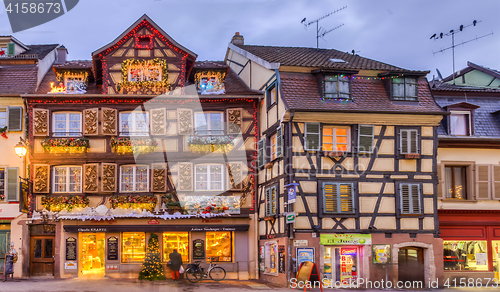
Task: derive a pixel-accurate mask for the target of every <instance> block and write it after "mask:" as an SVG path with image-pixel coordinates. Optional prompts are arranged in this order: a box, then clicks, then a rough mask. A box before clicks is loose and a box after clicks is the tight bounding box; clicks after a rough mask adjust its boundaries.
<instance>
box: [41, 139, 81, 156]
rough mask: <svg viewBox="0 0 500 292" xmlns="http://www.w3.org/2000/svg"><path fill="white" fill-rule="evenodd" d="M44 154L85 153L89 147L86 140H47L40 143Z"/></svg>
mask: <svg viewBox="0 0 500 292" xmlns="http://www.w3.org/2000/svg"><path fill="white" fill-rule="evenodd" d="M40 144H41V145H42V148H43V149H44V150H45V151H46V152H69V153H78V152H86V151H87V149H88V148H89V147H90V143H89V139H87V138H57V139H53V138H47V139H43V140H42V142H40Z"/></svg>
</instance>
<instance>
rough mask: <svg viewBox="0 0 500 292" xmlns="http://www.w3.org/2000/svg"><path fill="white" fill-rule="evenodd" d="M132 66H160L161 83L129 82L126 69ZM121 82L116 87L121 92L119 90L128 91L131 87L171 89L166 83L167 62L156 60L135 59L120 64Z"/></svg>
mask: <svg viewBox="0 0 500 292" xmlns="http://www.w3.org/2000/svg"><path fill="white" fill-rule="evenodd" d="M132 65H141V66H145V65H160V67H161V70H162V79H161V81H129V80H128V68H129V67H130V66H132ZM122 80H123V81H121V82H119V83H118V84H117V85H116V89H117V91H121V89H129V88H133V87H139V88H154V87H161V88H165V87H166V88H167V89H168V90H170V89H171V86H170V84H169V83H168V65H167V61H165V60H161V59H158V58H155V59H152V60H136V59H127V60H125V61H123V62H122Z"/></svg>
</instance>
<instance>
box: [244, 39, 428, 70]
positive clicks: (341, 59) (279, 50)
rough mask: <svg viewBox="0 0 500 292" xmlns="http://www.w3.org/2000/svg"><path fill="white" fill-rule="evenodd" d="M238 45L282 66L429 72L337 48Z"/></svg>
mask: <svg viewBox="0 0 500 292" xmlns="http://www.w3.org/2000/svg"><path fill="white" fill-rule="evenodd" d="M236 47H238V48H241V49H243V50H245V51H247V52H249V53H250V54H253V55H255V56H257V57H259V58H261V59H263V60H265V61H267V62H269V63H279V64H280V65H281V66H300V67H315V68H318V67H319V68H328V69H345V70H379V71H391V72H405V73H416V74H427V73H428V71H414V70H407V69H403V68H400V67H396V66H393V65H390V64H386V63H383V62H379V61H375V60H372V59H368V58H364V57H361V56H359V55H353V54H349V53H345V52H341V51H338V50H335V49H316V48H305V47H273V46H255V45H236Z"/></svg>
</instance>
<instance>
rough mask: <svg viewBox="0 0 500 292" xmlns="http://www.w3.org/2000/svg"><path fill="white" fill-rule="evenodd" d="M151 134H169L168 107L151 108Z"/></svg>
mask: <svg viewBox="0 0 500 292" xmlns="http://www.w3.org/2000/svg"><path fill="white" fill-rule="evenodd" d="M149 116H150V119H149V122H150V128H151V134H152V135H155V136H161V135H166V134H167V109H165V108H155V109H151V110H149Z"/></svg>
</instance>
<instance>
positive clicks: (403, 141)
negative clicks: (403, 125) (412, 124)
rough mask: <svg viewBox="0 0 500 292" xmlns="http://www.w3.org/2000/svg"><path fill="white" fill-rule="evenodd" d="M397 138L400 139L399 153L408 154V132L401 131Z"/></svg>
mask: <svg viewBox="0 0 500 292" xmlns="http://www.w3.org/2000/svg"><path fill="white" fill-rule="evenodd" d="M399 138H400V144H399V153H401V154H406V153H408V131H407V130H401V132H400V134H399Z"/></svg>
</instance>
